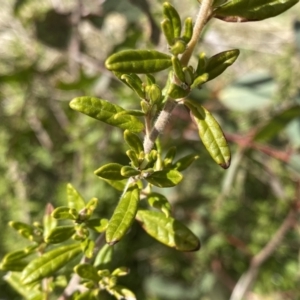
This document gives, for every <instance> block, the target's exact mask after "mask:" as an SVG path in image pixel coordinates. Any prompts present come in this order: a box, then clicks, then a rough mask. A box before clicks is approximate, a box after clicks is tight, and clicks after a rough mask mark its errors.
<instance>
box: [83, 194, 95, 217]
mask: <svg viewBox="0 0 300 300" xmlns="http://www.w3.org/2000/svg"><path fill="white" fill-rule="evenodd" d="M97 206H98V199H97V198H96V197H93V198H92V199H91V200H90V201H89V202H88V203H87V204H86V206H85V208H84V210H82V211H81V212H80V217H81V219H82V217H83V219H84V220H86V219H89V218H90V217H91V215H92V214H93V212H94V210H95V209H96V208H97Z"/></svg>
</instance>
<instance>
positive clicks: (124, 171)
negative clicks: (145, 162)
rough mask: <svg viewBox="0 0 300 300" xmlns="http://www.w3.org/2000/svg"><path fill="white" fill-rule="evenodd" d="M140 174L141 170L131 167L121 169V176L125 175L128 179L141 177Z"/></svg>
mask: <svg viewBox="0 0 300 300" xmlns="http://www.w3.org/2000/svg"><path fill="white" fill-rule="evenodd" d="M140 173H141V171H140V170H137V169H135V168H132V167H130V166H124V167H123V168H122V169H121V175H123V176H124V177H127V178H129V177H132V176H136V175H139V174H140Z"/></svg>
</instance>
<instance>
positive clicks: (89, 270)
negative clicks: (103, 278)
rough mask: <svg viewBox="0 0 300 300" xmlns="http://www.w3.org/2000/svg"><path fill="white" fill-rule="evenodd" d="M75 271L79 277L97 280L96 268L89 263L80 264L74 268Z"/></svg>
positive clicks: (98, 278)
mask: <svg viewBox="0 0 300 300" xmlns="http://www.w3.org/2000/svg"><path fill="white" fill-rule="evenodd" d="M74 271H75V273H77V274H78V275H79V276H80V277H82V278H85V279H89V280H92V281H96V282H98V281H99V280H100V277H99V276H98V274H97V270H96V269H95V268H94V267H93V266H92V265H90V264H80V265H77V266H76V267H75V268H74Z"/></svg>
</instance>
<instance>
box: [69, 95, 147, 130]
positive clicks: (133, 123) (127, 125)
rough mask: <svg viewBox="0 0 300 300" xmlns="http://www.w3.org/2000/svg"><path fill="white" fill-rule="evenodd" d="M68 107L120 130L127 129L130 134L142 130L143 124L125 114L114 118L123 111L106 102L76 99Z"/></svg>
mask: <svg viewBox="0 0 300 300" xmlns="http://www.w3.org/2000/svg"><path fill="white" fill-rule="evenodd" d="M70 107H71V108H72V109H74V110H76V111H79V112H81V113H84V114H86V115H88V116H90V117H92V118H94V119H97V120H99V121H102V122H104V123H106V124H109V125H112V126H116V127H119V128H121V129H128V130H130V131H132V132H140V131H142V130H143V129H144V124H143V123H142V122H141V121H140V120H139V119H137V118H136V117H134V116H132V115H128V114H125V115H121V116H119V117H117V118H115V115H116V114H117V113H120V112H123V111H124V109H123V108H122V107H120V106H118V105H116V104H112V103H110V102H108V101H106V100H102V99H98V98H94V97H78V98H75V99H73V100H72V101H71V102H70Z"/></svg>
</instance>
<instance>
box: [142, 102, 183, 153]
mask: <svg viewBox="0 0 300 300" xmlns="http://www.w3.org/2000/svg"><path fill="white" fill-rule="evenodd" d="M176 105H177V102H176V101H174V100H172V99H168V100H167V101H166V103H165V106H164V108H163V110H162V111H161V113H160V114H159V116H158V118H157V120H156V122H155V124H154V127H153V128H152V130H151V132H150V134H149V135H146V136H145V140H144V152H145V153H146V154H148V153H150V151H151V150H152V148H153V146H154V143H155V141H156V139H157V137H158V135H159V134H160V133H162V132H163V131H164V129H165V127H166V125H167V123H168V121H169V119H170V116H171V113H172V110H173V109H174V108H175V106H176Z"/></svg>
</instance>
